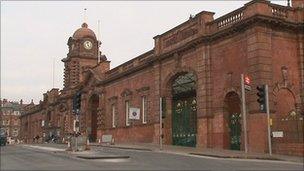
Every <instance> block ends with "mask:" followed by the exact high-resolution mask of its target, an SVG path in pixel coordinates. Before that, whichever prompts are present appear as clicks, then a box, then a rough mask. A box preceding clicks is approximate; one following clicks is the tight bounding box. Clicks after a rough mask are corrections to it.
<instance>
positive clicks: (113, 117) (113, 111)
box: [112, 104, 116, 128]
mask: <svg viewBox="0 0 304 171" xmlns="http://www.w3.org/2000/svg"><path fill="white" fill-rule="evenodd" d="M112 127H113V128H115V127H116V120H115V105H114V104H112Z"/></svg>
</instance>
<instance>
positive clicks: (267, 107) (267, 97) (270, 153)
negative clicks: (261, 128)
mask: <svg viewBox="0 0 304 171" xmlns="http://www.w3.org/2000/svg"><path fill="white" fill-rule="evenodd" d="M265 91H266V113H267V129H268V150H269V155H272V147H271V136H270V123H269V122H270V112H269V96H268V85H267V84H266V85H265Z"/></svg>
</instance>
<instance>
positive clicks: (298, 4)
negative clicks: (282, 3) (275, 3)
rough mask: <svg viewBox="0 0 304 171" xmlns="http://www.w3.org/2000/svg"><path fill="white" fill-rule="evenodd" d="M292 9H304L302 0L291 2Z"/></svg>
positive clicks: (292, 0)
mask: <svg viewBox="0 0 304 171" xmlns="http://www.w3.org/2000/svg"><path fill="white" fill-rule="evenodd" d="M291 6H292V7H293V8H304V0H291Z"/></svg>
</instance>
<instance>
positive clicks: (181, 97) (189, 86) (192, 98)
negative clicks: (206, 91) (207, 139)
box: [172, 73, 197, 147]
mask: <svg viewBox="0 0 304 171" xmlns="http://www.w3.org/2000/svg"><path fill="white" fill-rule="evenodd" d="M172 99H173V101H172V144H173V145H180V146H190V147H195V146H196V133H197V121H196V79H195V76H194V75H193V74H192V73H183V74H180V75H179V76H177V77H176V78H175V79H174V80H173V82H172Z"/></svg>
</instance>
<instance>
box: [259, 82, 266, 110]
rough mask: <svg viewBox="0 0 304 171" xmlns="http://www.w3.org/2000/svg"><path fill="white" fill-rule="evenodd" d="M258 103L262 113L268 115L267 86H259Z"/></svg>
mask: <svg viewBox="0 0 304 171" xmlns="http://www.w3.org/2000/svg"><path fill="white" fill-rule="evenodd" d="M257 90H258V92H257V95H258V99H257V102H258V103H259V104H260V111H261V112H264V113H266V86H265V85H261V86H257Z"/></svg>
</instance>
